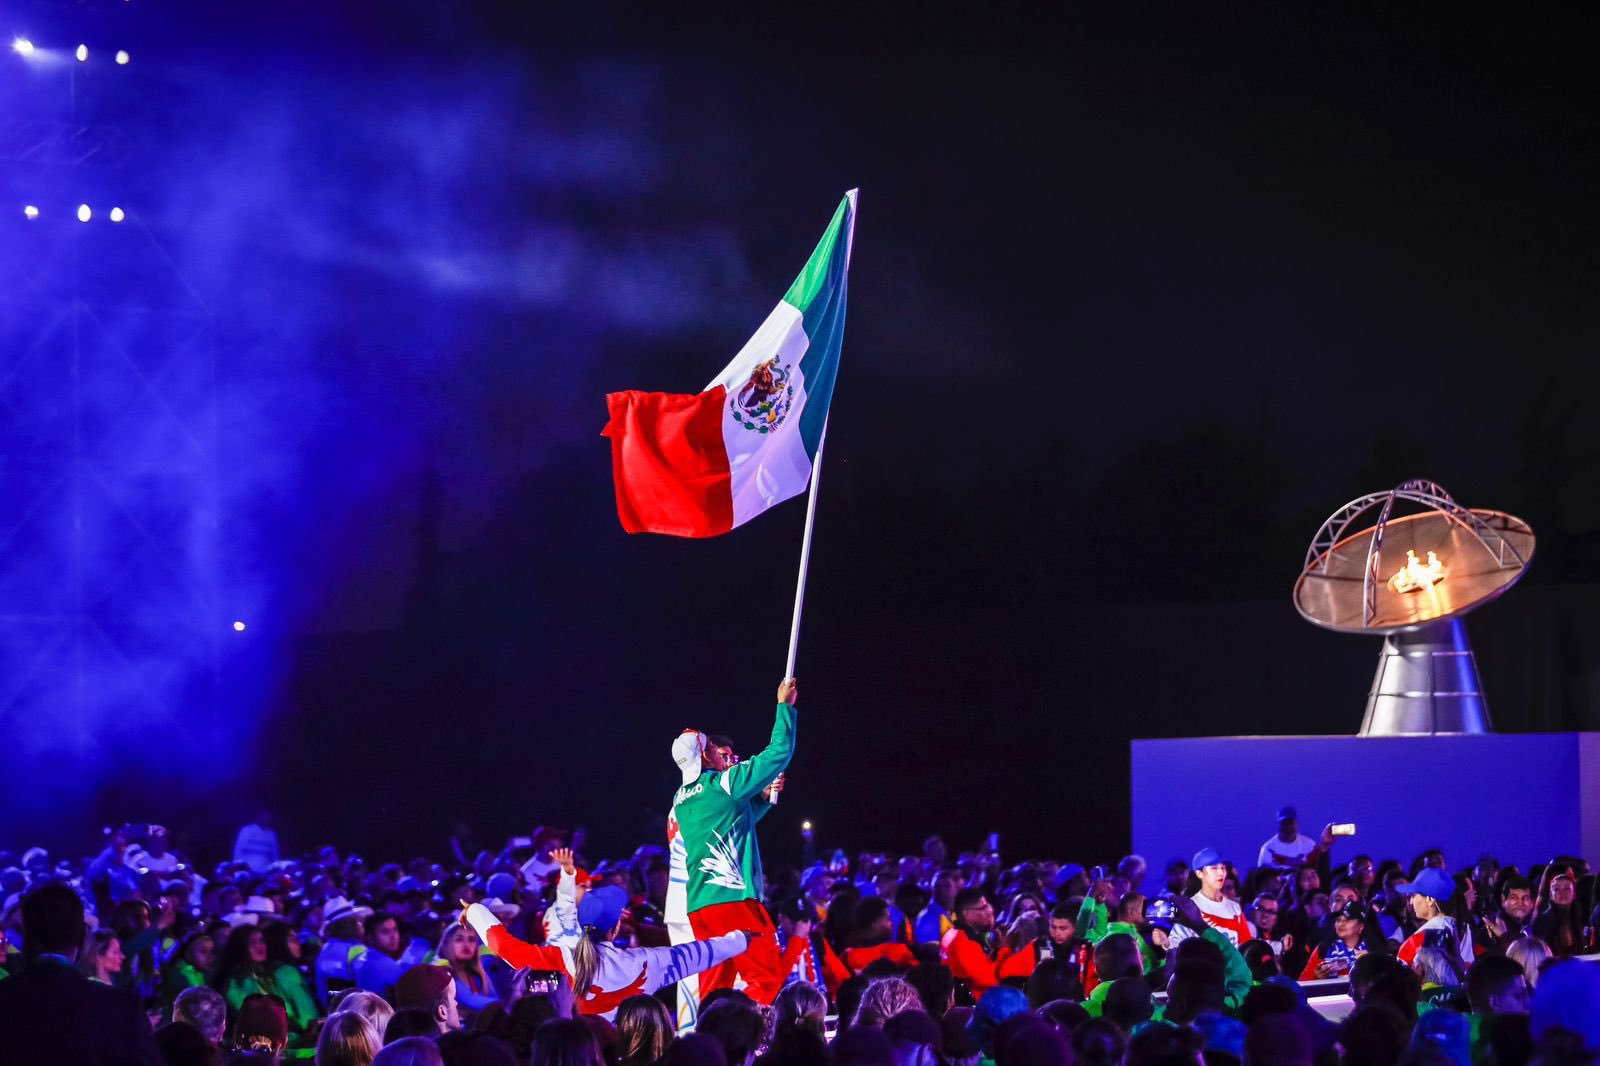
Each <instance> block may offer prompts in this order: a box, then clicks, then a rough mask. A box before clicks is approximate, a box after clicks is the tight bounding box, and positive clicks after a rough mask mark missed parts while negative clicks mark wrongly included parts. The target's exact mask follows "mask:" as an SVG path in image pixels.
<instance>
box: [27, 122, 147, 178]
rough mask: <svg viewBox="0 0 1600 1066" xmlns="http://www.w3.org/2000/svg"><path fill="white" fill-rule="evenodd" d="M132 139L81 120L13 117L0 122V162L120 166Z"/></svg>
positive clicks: (130, 152)
mask: <svg viewBox="0 0 1600 1066" xmlns="http://www.w3.org/2000/svg"><path fill="white" fill-rule="evenodd" d="M133 154H134V152H133V142H132V141H131V140H130V139H129V137H128V135H127V134H126V133H124V132H123V131H121V130H118V129H114V128H111V127H108V126H91V125H88V124H86V123H82V122H55V121H50V120H44V119H13V120H11V121H9V122H0V162H6V163H43V164H45V165H47V166H55V167H77V166H83V165H84V164H86V163H91V162H93V163H104V164H106V165H107V166H112V167H120V166H124V165H126V164H127V163H128V161H129V160H130V159H131V158H132V157H133Z"/></svg>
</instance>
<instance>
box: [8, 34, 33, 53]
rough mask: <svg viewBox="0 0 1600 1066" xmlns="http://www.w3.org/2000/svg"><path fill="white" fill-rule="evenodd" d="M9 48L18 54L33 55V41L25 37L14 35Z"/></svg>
mask: <svg viewBox="0 0 1600 1066" xmlns="http://www.w3.org/2000/svg"><path fill="white" fill-rule="evenodd" d="M11 50H12V51H13V52H15V53H17V55H19V56H31V55H33V42H32V41H30V40H28V39H27V38H26V37H16V38H13V39H12V41H11Z"/></svg>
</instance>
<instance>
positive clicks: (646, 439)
mask: <svg viewBox="0 0 1600 1066" xmlns="http://www.w3.org/2000/svg"><path fill="white" fill-rule="evenodd" d="M727 395H728V394H727V391H726V390H725V389H724V388H723V387H722V386H721V385H718V386H716V387H715V388H711V389H708V390H706V391H705V392H700V393H694V394H693V395H680V394H678V393H670V392H639V391H637V390H630V391H628V392H613V393H608V394H607V395H606V407H607V408H608V409H609V410H610V412H611V421H610V422H608V423H607V424H606V428H605V430H604V435H605V436H607V437H610V438H611V465H612V472H613V475H614V477H613V479H612V480H613V481H614V482H615V483H616V488H617V517H618V518H620V519H621V520H622V528H623V529H626V530H627V531H628V532H629V533H667V534H670V535H672V536H677V537H714V536H716V535H717V534H719V533H726V532H727V531H728V530H730V529H732V528H733V488H732V483H731V478H730V476H729V473H728V449H727V446H726V445H724V444H723V441H722V407H723V402H724V401H725V400H726V399H727Z"/></svg>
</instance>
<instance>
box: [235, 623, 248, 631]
mask: <svg viewBox="0 0 1600 1066" xmlns="http://www.w3.org/2000/svg"><path fill="white" fill-rule="evenodd" d="M233 631H234V632H235V633H243V632H244V631H245V624H244V623H243V622H235V623H233Z"/></svg>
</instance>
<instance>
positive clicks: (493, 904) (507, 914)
mask: <svg viewBox="0 0 1600 1066" xmlns="http://www.w3.org/2000/svg"><path fill="white" fill-rule="evenodd" d="M483 905H484V906H485V907H487V908H488V909H489V913H490V914H492V915H494V916H495V917H496V918H499V919H500V920H501V921H502V922H509V921H510V920H511V919H513V918H515V917H516V916H517V915H519V914H521V913H522V907H521V906H520V905H518V904H516V903H507V902H506V901H505V900H503V899H500V898H498V897H496V896H490V897H489V898H488V899H486V900H484V901H483Z"/></svg>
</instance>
